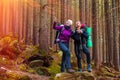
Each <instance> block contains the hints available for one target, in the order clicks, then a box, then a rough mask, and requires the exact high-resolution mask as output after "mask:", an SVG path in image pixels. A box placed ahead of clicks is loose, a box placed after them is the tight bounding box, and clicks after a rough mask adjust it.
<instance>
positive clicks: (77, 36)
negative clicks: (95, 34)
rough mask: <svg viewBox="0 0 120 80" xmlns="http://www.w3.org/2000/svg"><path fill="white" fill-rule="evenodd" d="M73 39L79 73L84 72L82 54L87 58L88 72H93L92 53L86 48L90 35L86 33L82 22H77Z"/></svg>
mask: <svg viewBox="0 0 120 80" xmlns="http://www.w3.org/2000/svg"><path fill="white" fill-rule="evenodd" d="M72 38H73V39H74V47H75V54H76V57H77V63H78V71H79V72H82V65H81V53H82V52H84V53H85V54H86V58H87V70H88V72H91V71H92V69H91V64H90V62H91V59H90V51H89V49H88V48H87V47H86V40H87V38H88V34H87V32H86V31H85V24H81V22H80V21H77V22H76V29H75V30H74V31H73V35H72ZM81 50H82V52H81Z"/></svg>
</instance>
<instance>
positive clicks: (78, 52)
mask: <svg viewBox="0 0 120 80" xmlns="http://www.w3.org/2000/svg"><path fill="white" fill-rule="evenodd" d="M74 45H75V46H74V47H75V54H76V57H77V63H78V68H79V69H82V66H81V53H82V52H84V53H85V54H86V57H87V64H90V61H91V60H90V51H89V49H88V48H87V47H86V45H85V44H82V46H81V44H80V42H74ZM81 48H82V50H81Z"/></svg>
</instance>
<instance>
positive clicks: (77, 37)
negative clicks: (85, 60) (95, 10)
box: [72, 28, 89, 44]
mask: <svg viewBox="0 0 120 80" xmlns="http://www.w3.org/2000/svg"><path fill="white" fill-rule="evenodd" d="M80 30H82V31H83V33H78V32H77V31H76V30H74V31H73V33H72V39H73V40H74V41H75V43H77V42H78V43H79V42H80V43H81V44H86V40H87V39H88V36H89V35H88V33H87V32H86V31H85V28H81V29H80Z"/></svg>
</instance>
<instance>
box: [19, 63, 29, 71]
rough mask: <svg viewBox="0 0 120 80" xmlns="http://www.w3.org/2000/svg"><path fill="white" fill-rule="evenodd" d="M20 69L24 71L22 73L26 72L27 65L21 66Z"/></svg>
mask: <svg viewBox="0 0 120 80" xmlns="http://www.w3.org/2000/svg"><path fill="white" fill-rule="evenodd" d="M19 69H20V70H22V71H26V70H27V65H25V64H21V65H20V66H19Z"/></svg>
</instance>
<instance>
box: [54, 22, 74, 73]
mask: <svg viewBox="0 0 120 80" xmlns="http://www.w3.org/2000/svg"><path fill="white" fill-rule="evenodd" d="M56 24H57V22H54V24H53V28H54V29H55V30H59V31H60V34H59V36H58V39H57V43H58V45H59V48H60V49H61V51H62V52H63V54H62V62H61V72H65V70H66V71H67V72H69V73H73V72H74V70H73V69H72V68H71V63H70V50H69V40H70V37H71V35H72V29H71V25H72V20H67V21H66V23H65V25H62V26H56Z"/></svg>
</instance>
